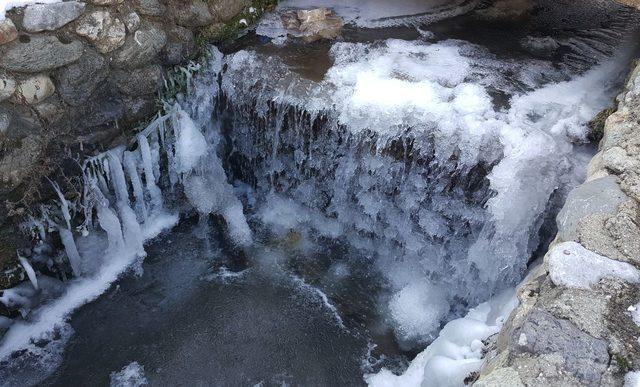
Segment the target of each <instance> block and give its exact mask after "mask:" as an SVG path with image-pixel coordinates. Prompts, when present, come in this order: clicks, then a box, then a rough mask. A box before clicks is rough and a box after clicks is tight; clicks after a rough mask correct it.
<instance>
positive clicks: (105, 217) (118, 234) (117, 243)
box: [97, 203, 124, 253]
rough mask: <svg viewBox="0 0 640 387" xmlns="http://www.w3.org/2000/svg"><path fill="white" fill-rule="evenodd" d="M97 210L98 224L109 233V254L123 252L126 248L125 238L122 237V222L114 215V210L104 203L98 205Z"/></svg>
mask: <svg viewBox="0 0 640 387" xmlns="http://www.w3.org/2000/svg"><path fill="white" fill-rule="evenodd" d="M97 210H98V223H99V224H100V227H102V229H103V230H104V231H105V232H106V233H107V239H108V241H109V247H108V253H115V252H117V251H121V250H122V249H123V248H124V237H123V235H122V228H121V226H120V220H119V219H118V217H117V216H116V214H114V213H113V210H111V209H110V208H109V207H107V206H106V205H104V203H102V204H98V206H97Z"/></svg>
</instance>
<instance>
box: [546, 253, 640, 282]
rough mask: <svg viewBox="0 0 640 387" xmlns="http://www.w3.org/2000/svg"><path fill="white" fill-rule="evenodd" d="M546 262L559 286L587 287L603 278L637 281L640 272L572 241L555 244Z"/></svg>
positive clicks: (639, 277) (550, 273) (638, 280)
mask: <svg viewBox="0 0 640 387" xmlns="http://www.w3.org/2000/svg"><path fill="white" fill-rule="evenodd" d="M547 262H548V264H549V275H550V277H551V280H552V281H553V283H555V284H556V285H559V286H567V287H570V288H577V289H589V288H590V287H591V286H593V285H596V284H597V283H598V282H599V281H600V280H601V279H603V278H606V277H613V278H621V279H623V280H625V281H628V282H632V283H638V282H640V272H639V271H638V270H637V269H636V268H634V267H633V266H631V265H630V264H628V263H625V262H619V261H614V260H613V259H609V258H607V257H603V256H602V255H598V254H596V253H594V252H592V251H590V250H587V249H585V248H584V247H582V245H580V244H579V243H576V242H564V243H561V244H559V245H557V246H555V247H554V248H553V249H552V250H551V251H550V252H549V255H548V257H547Z"/></svg>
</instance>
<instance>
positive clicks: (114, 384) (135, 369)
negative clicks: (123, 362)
mask: <svg viewBox="0 0 640 387" xmlns="http://www.w3.org/2000/svg"><path fill="white" fill-rule="evenodd" d="M109 378H110V380H111V381H110V385H111V387H140V386H146V385H148V384H149V382H148V381H147V378H146V377H145V375H144V367H143V366H141V365H140V364H139V363H138V362H136V361H134V362H132V363H130V364H129V365H127V366H126V367H124V368H123V369H121V370H120V371H119V372H112V373H111V375H110V376H109Z"/></svg>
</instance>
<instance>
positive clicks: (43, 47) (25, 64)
mask: <svg viewBox="0 0 640 387" xmlns="http://www.w3.org/2000/svg"><path fill="white" fill-rule="evenodd" d="M82 52H83V47H82V43H80V42H79V41H77V40H76V41H73V42H71V43H68V44H64V43H62V42H60V41H59V40H58V38H56V37H55V36H32V37H30V38H29V39H28V41H26V42H21V41H14V42H11V43H9V44H7V45H6V46H2V47H0V67H2V68H5V69H7V70H11V71H17V72H25V73H37V72H41V71H46V70H52V69H55V68H58V67H62V66H65V65H68V64H70V63H73V62H75V61H77V60H78V59H80V57H81V56H82Z"/></svg>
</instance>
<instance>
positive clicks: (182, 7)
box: [171, 0, 215, 27]
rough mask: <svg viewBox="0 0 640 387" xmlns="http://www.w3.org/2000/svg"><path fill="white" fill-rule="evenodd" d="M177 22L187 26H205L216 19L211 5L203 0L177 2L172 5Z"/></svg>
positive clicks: (172, 11)
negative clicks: (210, 9) (210, 7)
mask: <svg viewBox="0 0 640 387" xmlns="http://www.w3.org/2000/svg"><path fill="white" fill-rule="evenodd" d="M171 13H172V14H173V15H174V17H175V20H176V23H177V24H179V25H181V26H185V27H204V26H206V25H208V24H211V23H213V22H214V21H215V19H214V17H213V15H211V12H209V7H208V6H207V4H205V3H204V2H203V1H202V0H190V1H185V2H180V4H177V3H175V4H174V5H173V6H172V7H171Z"/></svg>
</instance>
